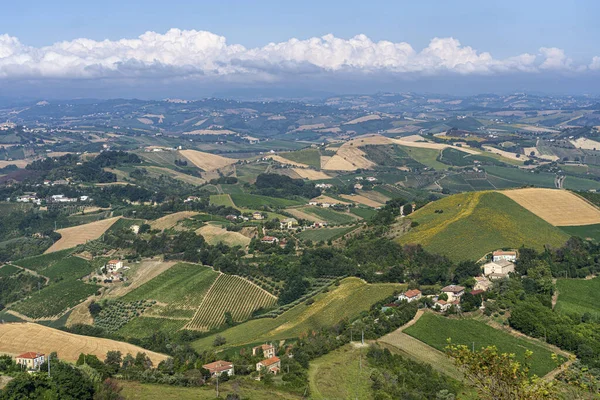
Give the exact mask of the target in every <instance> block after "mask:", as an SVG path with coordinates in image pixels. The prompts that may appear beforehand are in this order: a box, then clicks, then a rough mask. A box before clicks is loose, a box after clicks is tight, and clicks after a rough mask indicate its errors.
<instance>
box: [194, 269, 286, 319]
mask: <svg viewBox="0 0 600 400" xmlns="http://www.w3.org/2000/svg"><path fill="white" fill-rule="evenodd" d="M276 300H277V298H276V297H275V296H273V295H272V294H270V293H268V292H267V291H265V290H263V289H261V288H259V287H258V286H256V285H254V284H252V283H250V282H249V281H247V280H245V279H243V278H240V277H239V276H234V275H226V274H222V275H220V276H219V278H217V280H216V281H215V283H214V284H213V286H212V287H211V288H210V290H209V291H208V293H207V294H206V297H205V298H204V301H203V302H202V304H200V307H199V308H198V311H196V315H194V318H193V319H192V321H190V323H189V324H188V325H187V328H188V329H195V330H202V331H206V330H209V329H211V328H213V327H217V326H220V325H222V324H223V323H225V313H226V312H230V313H231V315H232V317H233V320H234V321H243V320H245V319H247V318H248V317H250V315H251V314H252V312H253V311H254V310H257V309H259V308H263V307H264V308H266V307H270V306H272V305H273V304H275V301H276Z"/></svg>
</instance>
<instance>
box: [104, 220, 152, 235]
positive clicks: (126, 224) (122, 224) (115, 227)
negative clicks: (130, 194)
mask: <svg viewBox="0 0 600 400" xmlns="http://www.w3.org/2000/svg"><path fill="white" fill-rule="evenodd" d="M145 222H146V221H145V220H143V219H131V218H124V217H121V218H119V219H118V220H117V221H116V222H115V223H114V224H112V225H111V226H110V228H108V230H107V232H116V231H120V230H121V229H129V228H131V226H133V225H138V226H141V225H142V224H144V223H145Z"/></svg>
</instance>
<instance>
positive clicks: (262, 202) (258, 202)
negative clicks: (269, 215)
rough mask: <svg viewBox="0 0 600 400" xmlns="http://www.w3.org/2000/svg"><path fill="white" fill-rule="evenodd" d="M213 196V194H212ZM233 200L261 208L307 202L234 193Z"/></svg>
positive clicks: (253, 207) (235, 202)
mask: <svg viewBox="0 0 600 400" xmlns="http://www.w3.org/2000/svg"><path fill="white" fill-rule="evenodd" d="M211 198H212V196H211ZM231 200H233V202H234V204H235V205H236V206H238V207H243V208H252V209H260V208H262V207H263V206H272V207H281V208H285V207H291V206H299V205H302V204H305V203H304V202H302V201H298V200H289V199H280V198H277V197H269V196H261V195H257V194H232V195H231Z"/></svg>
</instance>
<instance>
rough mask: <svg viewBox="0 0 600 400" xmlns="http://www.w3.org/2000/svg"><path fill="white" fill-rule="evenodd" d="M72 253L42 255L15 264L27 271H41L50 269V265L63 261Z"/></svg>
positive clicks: (60, 252) (62, 252)
mask: <svg viewBox="0 0 600 400" xmlns="http://www.w3.org/2000/svg"><path fill="white" fill-rule="evenodd" d="M70 253H71V250H70V249H67V250H62V251H56V252H54V253H48V254H42V255H39V256H34V257H28V258H23V259H21V260H17V261H15V262H14V264H16V265H18V266H20V267H24V268H27V269H31V270H33V271H39V270H42V269H44V268H47V267H49V266H50V265H52V264H54V263H56V262H58V261H60V260H62V259H63V258H65V257H67V256H68V255H69V254H70Z"/></svg>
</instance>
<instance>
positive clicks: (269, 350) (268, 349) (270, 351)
mask: <svg viewBox="0 0 600 400" xmlns="http://www.w3.org/2000/svg"><path fill="white" fill-rule="evenodd" d="M261 350H262V355H263V357H265V358H272V357H275V346H273V345H272V344H266V343H265V344H263V345H260V346H255V347H253V348H252V355H253V356H258V355H260V354H261V353H260V351H261Z"/></svg>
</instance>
